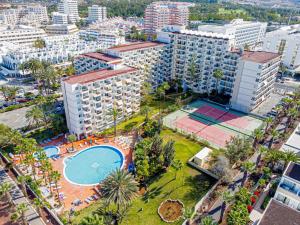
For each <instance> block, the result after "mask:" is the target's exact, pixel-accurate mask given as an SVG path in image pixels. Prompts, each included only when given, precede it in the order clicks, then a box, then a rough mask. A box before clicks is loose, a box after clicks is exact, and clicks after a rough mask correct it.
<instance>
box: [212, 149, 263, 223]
mask: <svg viewBox="0 0 300 225" xmlns="http://www.w3.org/2000/svg"><path fill="white" fill-rule="evenodd" d="M258 155H259V153H254V155H253V156H252V157H251V158H250V159H249V160H248V161H250V162H253V163H256V160H257V157H258ZM243 177H244V173H243V172H240V171H239V173H238V174H237V175H236V176H235V177H234V178H233V182H232V183H231V184H230V185H228V191H229V192H230V193H231V194H234V193H235V192H237V191H238V190H239V188H240V187H241V183H242V180H243ZM222 204H223V200H222V197H220V198H219V199H218V200H217V201H216V202H215V203H214V205H213V206H212V207H211V210H210V211H209V212H208V215H210V216H211V217H212V218H213V219H214V220H215V221H216V222H218V221H219V220H220V218H221V211H222V210H221V209H222Z"/></svg>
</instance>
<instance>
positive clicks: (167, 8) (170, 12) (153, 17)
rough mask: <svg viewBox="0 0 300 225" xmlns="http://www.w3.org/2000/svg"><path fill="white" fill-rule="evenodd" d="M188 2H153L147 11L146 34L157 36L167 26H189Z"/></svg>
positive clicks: (189, 5) (189, 4) (190, 4)
mask: <svg viewBox="0 0 300 225" xmlns="http://www.w3.org/2000/svg"><path fill="white" fill-rule="evenodd" d="M193 5H194V4H192V3H187V2H169V1H160V2H152V3H151V4H150V5H148V6H147V8H146V10H145V33H147V34H155V33H156V32H157V31H159V30H160V29H162V28H163V27H164V26H166V25H171V24H172V25H185V26H186V25H188V21H189V7H191V6H193Z"/></svg>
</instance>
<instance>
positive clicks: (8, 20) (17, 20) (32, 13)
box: [0, 4, 49, 26]
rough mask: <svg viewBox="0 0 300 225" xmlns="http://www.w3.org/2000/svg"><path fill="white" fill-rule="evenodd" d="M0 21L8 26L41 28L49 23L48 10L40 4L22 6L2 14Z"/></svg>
mask: <svg viewBox="0 0 300 225" xmlns="http://www.w3.org/2000/svg"><path fill="white" fill-rule="evenodd" d="M0 21H2V24H6V25H12V26H14V25H19V24H22V25H29V26H40V25H42V24H46V23H48V21H49V18H48V14H47V8H46V7H45V6H42V5H39V4H26V5H20V6H18V7H17V8H11V9H4V10H2V11H1V12H0Z"/></svg>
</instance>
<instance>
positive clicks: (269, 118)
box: [265, 117, 273, 132]
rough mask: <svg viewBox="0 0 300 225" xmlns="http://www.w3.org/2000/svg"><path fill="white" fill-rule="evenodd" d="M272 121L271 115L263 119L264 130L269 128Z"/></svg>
mask: <svg viewBox="0 0 300 225" xmlns="http://www.w3.org/2000/svg"><path fill="white" fill-rule="evenodd" d="M272 122H273V119H272V117H268V118H266V120H265V123H266V127H265V132H267V131H268V130H269V128H270V125H271V123H272Z"/></svg>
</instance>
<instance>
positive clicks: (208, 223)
mask: <svg viewBox="0 0 300 225" xmlns="http://www.w3.org/2000/svg"><path fill="white" fill-rule="evenodd" d="M217 224H218V223H216V222H215V221H214V220H213V218H212V217H211V216H206V217H204V218H203V219H201V223H200V225H217Z"/></svg>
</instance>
